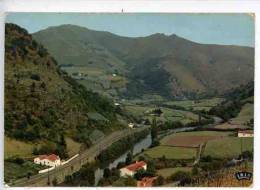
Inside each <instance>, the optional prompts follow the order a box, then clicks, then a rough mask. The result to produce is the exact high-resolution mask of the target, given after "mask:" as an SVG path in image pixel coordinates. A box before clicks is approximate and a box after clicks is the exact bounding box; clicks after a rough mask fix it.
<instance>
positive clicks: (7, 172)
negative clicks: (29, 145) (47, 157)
mask: <svg viewBox="0 0 260 190" xmlns="http://www.w3.org/2000/svg"><path fill="white" fill-rule="evenodd" d="M44 168H46V167H45V166H41V165H37V164H34V163H33V162H31V161H25V162H24V163H23V164H21V165H20V164H16V163H13V162H9V161H5V162H4V180H5V182H7V183H8V182H10V181H13V180H16V179H19V178H23V177H27V176H28V173H30V175H31V176H32V175H35V174H37V173H38V171H39V170H42V169H44Z"/></svg>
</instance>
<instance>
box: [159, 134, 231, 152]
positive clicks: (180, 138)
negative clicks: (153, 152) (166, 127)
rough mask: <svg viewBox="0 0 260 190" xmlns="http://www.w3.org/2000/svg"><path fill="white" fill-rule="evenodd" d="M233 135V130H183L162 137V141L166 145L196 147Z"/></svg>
mask: <svg viewBox="0 0 260 190" xmlns="http://www.w3.org/2000/svg"><path fill="white" fill-rule="evenodd" d="M229 135H232V132H216V131H195V132H182V133H174V134H171V135H168V136H166V137H164V138H163V139H161V141H160V143H161V144H162V145H165V146H173V147H190V148H196V147H199V145H200V144H202V143H206V142H208V141H211V140H222V139H223V138H224V137H227V136H229Z"/></svg>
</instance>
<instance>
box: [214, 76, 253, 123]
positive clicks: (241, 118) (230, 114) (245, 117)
mask: <svg viewBox="0 0 260 190" xmlns="http://www.w3.org/2000/svg"><path fill="white" fill-rule="evenodd" d="M224 97H225V101H222V102H221V103H220V104H219V105H217V106H215V107H213V108H211V109H210V110H209V113H210V114H213V115H217V116H219V117H221V118H223V119H224V120H226V121H228V120H229V119H231V118H233V119H232V120H231V121H230V123H233V124H236V123H238V124H245V125H248V126H253V123H254V119H253V118H254V82H252V81H251V82H249V83H248V84H246V85H241V86H240V87H238V88H235V89H232V90H230V91H229V92H227V93H226V94H225V95H224Z"/></svg>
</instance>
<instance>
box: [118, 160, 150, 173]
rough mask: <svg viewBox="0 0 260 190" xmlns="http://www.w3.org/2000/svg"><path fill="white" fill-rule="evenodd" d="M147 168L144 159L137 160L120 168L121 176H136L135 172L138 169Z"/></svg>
mask: <svg viewBox="0 0 260 190" xmlns="http://www.w3.org/2000/svg"><path fill="white" fill-rule="evenodd" d="M141 169H144V170H146V169H147V164H146V163H145V162H144V161H140V162H137V161H136V162H135V163H133V164H130V165H128V166H125V167H124V168H121V169H120V176H121V177H124V176H134V175H135V173H136V172H137V171H138V170H141Z"/></svg>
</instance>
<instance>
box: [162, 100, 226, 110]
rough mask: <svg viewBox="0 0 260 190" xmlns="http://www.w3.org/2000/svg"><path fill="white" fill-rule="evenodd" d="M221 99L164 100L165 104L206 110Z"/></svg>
mask: <svg viewBox="0 0 260 190" xmlns="http://www.w3.org/2000/svg"><path fill="white" fill-rule="evenodd" d="M222 101H223V99H222V98H212V99H203V100H196V101H195V100H183V101H169V102H166V103H165V104H166V105H175V106H180V107H183V108H185V109H190V108H192V109H193V110H205V111H208V110H210V109H211V108H212V107H214V106H216V105H218V104H219V103H221V102H222Z"/></svg>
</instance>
